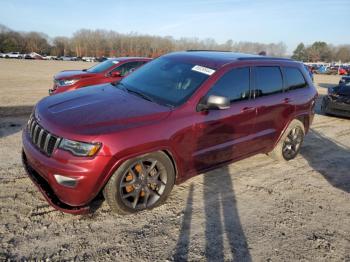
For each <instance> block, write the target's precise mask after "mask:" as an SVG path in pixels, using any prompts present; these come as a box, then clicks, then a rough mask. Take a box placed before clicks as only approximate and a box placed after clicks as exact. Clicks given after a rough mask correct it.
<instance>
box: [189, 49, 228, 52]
mask: <svg viewBox="0 0 350 262" xmlns="http://www.w3.org/2000/svg"><path fill="white" fill-rule="evenodd" d="M202 51H204V52H208V51H209V52H210V51H211V52H232V51H227V50H210V49H189V50H186V52H202Z"/></svg>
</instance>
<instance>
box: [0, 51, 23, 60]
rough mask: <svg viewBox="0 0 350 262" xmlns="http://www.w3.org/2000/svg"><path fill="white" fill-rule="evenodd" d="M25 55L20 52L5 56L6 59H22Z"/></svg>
mask: <svg viewBox="0 0 350 262" xmlns="http://www.w3.org/2000/svg"><path fill="white" fill-rule="evenodd" d="M23 56H24V55H22V54H21V53H20V52H10V53H6V54H4V57H5V58H20V59H22V58H23Z"/></svg>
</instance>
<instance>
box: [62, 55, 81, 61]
mask: <svg viewBox="0 0 350 262" xmlns="http://www.w3.org/2000/svg"><path fill="white" fill-rule="evenodd" d="M59 60H62V61H76V60H77V59H76V57H74V56H61V57H59Z"/></svg>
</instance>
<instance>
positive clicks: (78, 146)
mask: <svg viewBox="0 0 350 262" xmlns="http://www.w3.org/2000/svg"><path fill="white" fill-rule="evenodd" d="M59 148H61V149H63V150H66V151H69V152H71V153H72V154H73V155H75V156H93V155H95V154H96V153H97V151H98V150H99V149H100V148H101V143H92V144H90V143H84V142H78V141H72V140H69V139H65V138H63V139H62V141H61V143H60V145H59Z"/></svg>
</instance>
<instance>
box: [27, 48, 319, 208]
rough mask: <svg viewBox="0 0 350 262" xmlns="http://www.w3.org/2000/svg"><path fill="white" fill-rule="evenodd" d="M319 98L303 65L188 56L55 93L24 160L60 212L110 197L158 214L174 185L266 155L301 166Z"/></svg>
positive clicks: (35, 124) (33, 121)
mask: <svg viewBox="0 0 350 262" xmlns="http://www.w3.org/2000/svg"><path fill="white" fill-rule="evenodd" d="M316 97H317V92H316V90H315V88H314V86H313V84H312V81H311V79H310V77H309V74H308V72H306V71H305V68H304V66H303V64H301V63H298V62H295V61H292V60H288V59H278V58H269V57H261V56H253V55H245V54H237V53H231V52H214V51H187V52H176V53H171V54H167V55H164V56H162V57H160V58H158V59H155V60H153V61H152V62H149V63H147V64H146V65H144V66H142V67H141V68H140V69H138V70H136V71H135V72H134V73H132V74H130V75H129V76H127V77H125V78H124V79H123V80H121V81H120V82H119V83H114V84H106V85H102V86H96V87H93V88H82V89H80V90H77V91H75V92H67V93H64V94H62V95H60V96H50V97H47V98H44V99H43V100H41V101H40V102H39V103H38V104H37V105H36V107H35V109H34V112H33V115H32V116H31V117H30V119H29V121H28V125H27V127H26V128H25V130H24V131H23V163H24V166H25V168H26V170H27V172H28V174H29V176H30V177H31V178H32V180H33V181H34V182H35V183H36V184H37V186H38V187H39V189H40V190H41V191H42V193H43V194H44V196H45V197H46V199H47V200H48V201H49V202H50V203H51V204H52V205H53V206H54V207H56V208H58V209H60V210H62V211H65V212H70V213H82V212H86V211H88V209H89V206H90V203H92V201H93V200H94V199H95V198H96V196H98V195H99V193H103V195H104V197H105V199H106V200H107V202H108V203H109V205H110V207H111V209H112V210H113V211H116V212H118V213H121V214H126V213H132V212H136V211H139V210H143V209H149V208H153V207H155V206H157V205H159V204H161V203H162V202H164V200H165V199H166V197H167V196H168V195H169V193H170V191H171V189H172V187H173V185H174V184H178V183H181V182H183V181H184V180H186V179H188V178H190V177H192V176H194V175H195V174H198V173H202V172H205V171H207V170H210V169H213V168H216V167H218V166H221V165H226V164H228V163H230V162H232V161H237V160H240V159H243V158H247V157H249V156H252V155H255V154H258V153H267V154H269V155H271V156H273V157H274V158H276V159H280V160H290V159H293V158H294V157H295V156H296V155H297V154H298V151H299V149H300V145H301V144H302V142H303V138H304V135H305V134H306V133H307V131H308V129H309V126H310V124H311V122H312V120H313V116H314V106H315V99H316Z"/></svg>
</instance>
